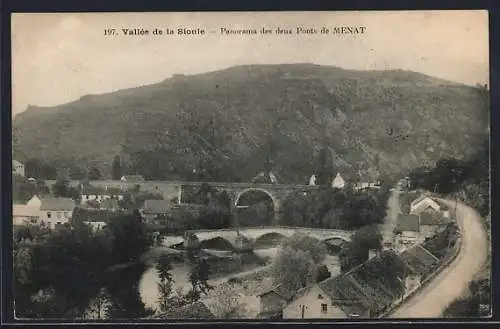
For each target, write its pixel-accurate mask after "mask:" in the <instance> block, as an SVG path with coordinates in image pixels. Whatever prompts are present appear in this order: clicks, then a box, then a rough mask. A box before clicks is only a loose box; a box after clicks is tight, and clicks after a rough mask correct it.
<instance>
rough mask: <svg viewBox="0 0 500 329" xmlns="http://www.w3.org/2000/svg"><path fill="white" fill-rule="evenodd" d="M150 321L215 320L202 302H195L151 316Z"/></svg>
mask: <svg viewBox="0 0 500 329" xmlns="http://www.w3.org/2000/svg"><path fill="white" fill-rule="evenodd" d="M150 318H152V319H178V320H189V319H191V320H195V319H197V320H210V319H215V316H214V314H213V313H212V312H211V311H210V309H209V308H208V307H207V305H205V303H204V302H203V301H197V302H194V303H191V304H188V305H185V306H182V307H178V308H172V309H169V310H168V311H166V312H163V313H160V314H157V315H154V316H151V317H150Z"/></svg>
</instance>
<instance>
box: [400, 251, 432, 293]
mask: <svg viewBox="0 0 500 329" xmlns="http://www.w3.org/2000/svg"><path fill="white" fill-rule="evenodd" d="M400 257H401V259H402V260H403V262H404V263H405V265H406V267H405V268H406V269H407V271H406V273H405V278H403V279H401V280H404V283H405V287H406V288H405V293H404V295H403V296H402V298H403V299H404V298H406V297H407V296H408V295H410V294H411V293H412V292H413V291H415V290H416V289H418V288H419V287H420V286H421V284H422V282H423V280H424V279H425V278H426V277H427V276H428V275H429V274H430V273H432V272H433V271H434V270H435V269H436V267H437V266H438V263H439V259H438V258H437V257H436V256H434V255H433V254H432V253H431V252H430V251H428V250H427V249H425V248H424V247H423V246H421V245H415V246H413V247H410V248H408V249H406V250H404V251H403V252H402V253H401V254H400Z"/></svg>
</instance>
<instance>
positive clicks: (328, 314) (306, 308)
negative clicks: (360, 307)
mask: <svg viewBox="0 0 500 329" xmlns="http://www.w3.org/2000/svg"><path fill="white" fill-rule="evenodd" d="M345 318H348V316H347V315H346V314H345V312H344V311H343V310H342V309H341V308H339V307H338V306H336V305H334V303H332V299H331V298H330V297H329V296H328V294H327V293H326V292H325V291H323V290H322V289H321V288H320V287H319V285H317V284H315V285H313V286H312V287H310V288H308V289H307V291H305V292H303V293H302V295H301V296H299V297H298V298H296V299H294V300H293V301H292V302H291V303H290V304H288V305H286V307H285V308H284V309H283V319H345Z"/></svg>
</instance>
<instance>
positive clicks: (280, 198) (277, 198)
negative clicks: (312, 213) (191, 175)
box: [46, 180, 319, 224]
mask: <svg viewBox="0 0 500 329" xmlns="http://www.w3.org/2000/svg"><path fill="white" fill-rule="evenodd" d="M46 183H47V185H48V186H52V185H53V184H54V183H55V181H46ZM89 183H90V185H92V186H96V187H102V188H103V189H106V188H120V189H121V190H123V191H125V190H130V189H133V188H134V187H135V186H136V185H139V186H140V190H141V191H149V192H156V193H161V194H162V195H163V197H164V198H165V199H167V200H168V199H173V198H177V202H178V203H179V204H185V203H186V200H185V198H184V195H185V192H186V191H187V190H196V189H198V190H199V189H200V188H201V187H202V186H203V185H204V184H208V186H210V187H211V188H212V189H215V190H217V191H225V192H226V193H227V194H228V196H229V198H230V200H231V208H232V209H231V210H232V211H233V212H235V211H236V209H238V208H239V207H242V208H243V207H244V206H241V205H240V204H239V202H240V199H241V197H242V196H243V195H244V194H245V193H247V192H250V191H260V192H262V193H265V194H267V195H268V196H269V198H270V200H272V203H273V209H274V224H277V223H279V219H280V217H281V215H282V211H281V209H282V205H283V202H284V201H285V200H286V198H287V197H288V196H289V195H290V194H291V193H308V192H310V191H315V190H317V189H318V188H319V187H318V186H309V185H293V184H259V183H231V182H222V183H220V182H184V181H142V182H122V181H118V180H95V181H90V182H89ZM70 184H71V185H72V186H75V187H76V186H78V185H79V184H80V182H79V181H71V182H70Z"/></svg>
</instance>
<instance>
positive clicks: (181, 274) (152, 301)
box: [139, 247, 340, 308]
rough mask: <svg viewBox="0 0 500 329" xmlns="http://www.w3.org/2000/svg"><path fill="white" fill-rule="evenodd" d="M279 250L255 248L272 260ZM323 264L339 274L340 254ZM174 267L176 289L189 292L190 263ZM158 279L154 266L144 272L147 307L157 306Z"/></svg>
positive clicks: (257, 268) (142, 290) (267, 284)
mask: <svg viewBox="0 0 500 329" xmlns="http://www.w3.org/2000/svg"><path fill="white" fill-rule="evenodd" d="M277 251H278V248H276V247H274V248H266V249H256V250H254V254H255V255H257V256H258V257H259V258H261V259H268V260H272V259H273V258H274V257H276V254H277ZM268 264H269V262H268ZM323 264H325V265H326V266H327V267H328V270H329V271H330V273H331V275H332V276H337V275H338V274H340V265H339V259H338V256H333V255H327V256H326V257H325V259H324V261H323ZM266 266H268V265H258V266H257V265H256V266H253V267H251V268H248V267H247V269H243V270H242V271H239V272H233V273H229V274H223V275H222V276H219V277H216V278H212V279H210V280H208V283H209V284H211V285H218V284H221V283H223V282H225V281H227V279H229V278H231V277H238V276H243V275H247V274H250V273H254V272H258V271H260V270H263V269H265V267H266ZM172 267H173V269H172V270H171V274H172V278H173V280H174V291H177V290H182V291H183V292H184V293H186V292H188V291H189V290H190V288H191V283H190V282H189V273H190V267H189V265H188V264H187V263H174V264H172ZM158 281H159V278H158V273H157V271H156V269H155V268H154V267H153V266H152V267H150V268H148V269H147V270H146V272H144V274H143V276H142V278H141V281H140V283H139V292H140V294H141V299H142V301H143V303H144V304H145V305H146V307H151V308H156V306H157V301H158V297H159V295H158V286H157V283H158ZM268 281H270V280H268ZM271 285H272V282H267V281H266V282H263V283H262V288H263V289H264V290H265V289H267V288H270V286H271ZM246 297H253V299H256V296H246Z"/></svg>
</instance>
